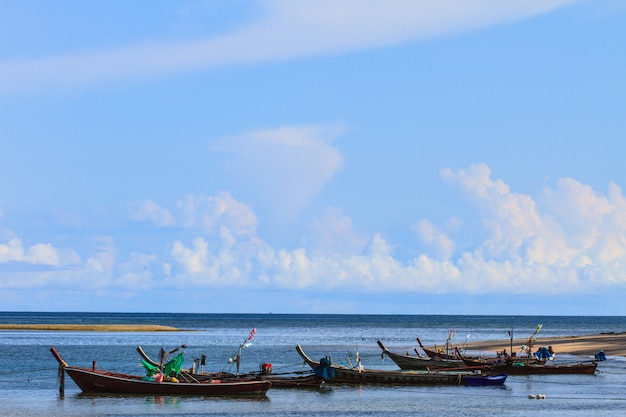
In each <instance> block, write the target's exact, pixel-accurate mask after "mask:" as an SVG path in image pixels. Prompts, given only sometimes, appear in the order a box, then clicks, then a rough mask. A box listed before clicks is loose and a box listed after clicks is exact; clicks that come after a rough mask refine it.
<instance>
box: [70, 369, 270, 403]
mask: <svg viewBox="0 0 626 417" xmlns="http://www.w3.org/2000/svg"><path fill="white" fill-rule="evenodd" d="M65 372H66V373H67V374H68V375H69V376H70V378H72V380H73V381H74V382H75V383H76V385H78V387H79V388H80V389H81V391H83V392H85V393H106V394H145V395H202V396H224V395H234V396H244V395H246V396H247V395H252V396H255V395H265V394H266V393H267V391H268V390H269V389H270V387H271V386H272V383H271V382H269V381H239V382H222V381H219V380H213V381H212V382H210V381H206V382H194V383H187V382H155V381H147V380H143V379H142V378H141V377H139V376H135V375H127V374H117V373H113V372H107V371H101V370H91V369H87V368H77V367H66V368H65Z"/></svg>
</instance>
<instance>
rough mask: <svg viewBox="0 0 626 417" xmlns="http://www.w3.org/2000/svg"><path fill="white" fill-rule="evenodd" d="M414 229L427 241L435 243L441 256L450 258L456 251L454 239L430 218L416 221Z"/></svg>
mask: <svg viewBox="0 0 626 417" xmlns="http://www.w3.org/2000/svg"><path fill="white" fill-rule="evenodd" d="M452 222H454V220H452ZM413 230H414V231H415V232H416V233H417V234H418V235H419V236H420V238H421V239H422V240H423V241H424V242H425V243H427V244H430V245H433V246H434V247H435V250H436V251H437V253H438V254H439V255H440V256H441V257H443V258H449V257H450V256H451V255H452V253H453V252H454V246H455V244H454V241H453V240H452V239H451V238H450V237H448V236H447V235H446V234H445V233H444V232H442V231H440V230H439V229H438V228H437V227H436V226H435V225H434V224H432V223H431V222H429V221H428V220H420V221H419V222H417V223H415V224H414V225H413Z"/></svg>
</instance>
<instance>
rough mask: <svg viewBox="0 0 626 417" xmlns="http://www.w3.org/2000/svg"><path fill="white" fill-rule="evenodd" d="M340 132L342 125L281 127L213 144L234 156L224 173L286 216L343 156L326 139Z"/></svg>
mask: <svg viewBox="0 0 626 417" xmlns="http://www.w3.org/2000/svg"><path fill="white" fill-rule="evenodd" d="M343 132H344V128H343V127H341V126H314V125H305V126H285V127H280V128H275V129H262V130H255V131H251V132H247V133H245V134H243V135H240V136H236V137H230V138H224V139H222V140H220V141H219V144H217V146H218V149H220V150H222V151H226V152H230V153H232V154H233V155H234V159H233V160H232V161H230V162H229V165H228V167H226V170H227V172H228V173H229V174H231V175H232V176H233V177H235V178H239V179H240V180H241V182H242V184H245V186H246V187H247V188H249V190H250V193H251V194H252V195H257V196H259V198H258V200H259V201H260V202H259V204H263V202H266V203H265V204H266V205H268V210H269V208H270V207H271V210H272V211H273V212H274V213H277V214H278V215H279V216H280V217H281V218H283V220H285V218H290V217H292V216H293V215H294V214H295V213H297V212H298V211H299V210H300V209H301V208H302V207H304V205H305V204H306V203H307V202H308V201H309V200H310V199H311V198H312V197H313V196H314V195H315V194H317V193H318V192H319V191H320V190H321V189H322V187H323V186H324V185H325V184H326V182H327V181H329V180H330V179H331V178H332V177H333V176H334V175H335V173H336V172H337V170H338V169H339V168H340V167H341V165H342V163H343V156H342V155H341V153H340V152H339V150H338V149H337V148H335V147H333V146H331V145H330V144H329V142H330V141H331V140H332V139H333V138H334V137H335V136H337V135H339V134H341V133H343Z"/></svg>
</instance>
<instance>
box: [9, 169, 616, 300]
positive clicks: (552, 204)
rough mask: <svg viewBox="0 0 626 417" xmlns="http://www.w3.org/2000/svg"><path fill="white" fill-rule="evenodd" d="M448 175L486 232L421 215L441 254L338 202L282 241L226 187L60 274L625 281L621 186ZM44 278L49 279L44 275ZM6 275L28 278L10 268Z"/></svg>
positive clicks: (499, 284) (40, 256)
mask: <svg viewBox="0 0 626 417" xmlns="http://www.w3.org/2000/svg"><path fill="white" fill-rule="evenodd" d="M442 176H443V178H445V179H446V180H447V181H448V182H450V183H452V184H454V185H457V186H459V187H460V188H461V189H462V190H463V191H464V192H466V193H467V194H468V195H469V196H470V197H471V198H472V199H473V200H474V202H475V204H476V207H477V208H478V209H479V210H478V212H479V213H480V216H481V218H482V220H483V222H482V224H483V225H484V227H485V230H486V238H485V239H484V240H483V241H482V242H479V243H478V244H477V245H475V247H473V248H470V249H463V250H462V251H459V250H458V249H457V246H456V245H455V243H454V238H455V236H457V235H458V234H462V233H463V232H464V230H463V225H464V224H465V223H464V222H463V221H461V219H459V218H453V219H451V220H446V221H444V224H446V225H450V224H453V225H454V226H455V227H454V228H449V229H447V231H448V232H447V233H444V232H442V231H441V228H440V227H439V226H437V225H436V224H434V223H433V222H431V221H428V220H420V221H418V222H416V223H415V224H414V225H413V231H415V232H417V233H419V235H420V236H421V237H422V238H423V240H424V241H426V242H430V243H431V244H432V245H433V248H434V254H429V253H421V254H419V255H417V256H415V257H413V258H411V259H408V260H400V259H399V257H398V256H396V255H395V253H394V249H395V248H396V246H397V244H396V243H394V242H392V241H391V239H390V238H389V237H385V236H384V235H382V234H381V233H373V234H371V235H366V234H364V233H360V232H358V231H355V230H354V225H353V223H352V221H351V219H350V218H349V216H347V215H346V214H344V213H343V211H342V210H339V209H336V208H329V209H327V210H326V211H325V212H324V213H323V214H322V215H321V216H320V217H318V218H317V219H316V220H315V221H314V222H313V225H312V232H311V234H310V236H309V237H308V238H307V239H304V242H305V244H304V245H303V246H302V247H294V248H275V247H272V246H271V245H269V244H267V243H266V242H265V241H263V240H262V239H261V238H260V237H259V236H257V234H256V230H255V226H256V216H254V212H253V211H252V209H251V208H250V207H248V206H247V205H245V204H242V203H240V202H238V201H237V200H236V199H234V198H233V197H232V196H230V195H229V194H227V193H220V194H218V195H217V196H212V197H189V196H188V197H186V198H185V199H182V200H181V201H180V202H179V205H178V206H179V207H178V209H179V212H178V216H179V219H180V220H179V219H176V224H185V225H187V227H189V231H191V232H192V234H195V236H194V237H191V238H188V240H186V239H182V238H181V239H176V240H174V241H173V242H171V244H169V250H168V251H167V254H166V255H165V257H162V256H160V255H153V254H140V253H133V254H131V256H130V258H129V259H128V260H127V261H124V262H119V261H117V262H116V251H117V248H116V247H115V245H113V239H112V238H110V237H101V238H100V239H99V246H98V250H97V251H95V252H96V255H95V256H92V257H90V258H88V259H87V261H85V262H84V265H81V268H80V271H79V270H78V269H76V270H75V271H74V273H73V274H68V273H63V275H62V277H63V281H62V282H63V284H64V285H67V286H68V287H72V288H73V287H80V288H85V287H89V288H95V289H101V290H102V291H112V290H115V289H119V290H121V291H124V292H125V294H127V295H128V294H130V293H131V292H132V291H141V290H142V289H144V288H145V287H146V286H151V287H152V288H159V289H162V290H167V289H177V290H189V289H190V288H192V289H197V290H209V289H216V288H242V289H243V288H245V289H247V290H250V291H266V290H276V291H282V290H289V291H308V290H315V291H350V292H351V293H354V294H358V293H384V292H398V291H399V292H402V293H416V294H417V293H427V294H444V293H459V292H461V293H508V294H534V293H537V291H540V292H541V293H542V294H562V293H577V292H578V293H588V292H593V291H597V290H605V289H606V288H615V289H623V288H624V287H625V286H626V278H625V277H624V274H623V271H624V266H625V264H626V199H625V198H624V196H623V194H622V192H621V189H620V187H619V186H617V185H615V184H610V185H609V187H608V192H607V193H606V194H604V193H601V192H598V191H595V190H593V189H592V188H591V187H589V186H588V185H585V184H582V183H580V182H578V181H576V180H575V179H572V178H562V179H560V180H558V181H557V182H556V184H555V185H554V186H553V187H546V188H545V189H544V190H542V191H541V192H540V193H538V195H537V196H535V197H533V196H530V195H525V194H521V193H516V192H515V191H514V190H511V188H510V187H509V186H508V185H507V184H506V183H505V182H504V181H502V180H498V179H494V178H492V172H491V170H490V169H489V167H488V166H486V165H484V164H478V165H472V166H470V167H468V168H467V169H459V170H451V169H445V170H443V171H442ZM181 208H185V210H181ZM168 211H169V210H168ZM172 212H175V213H176V210H173V211H172ZM148 217H149V216H148ZM183 219H184V220H183ZM155 225H156V224H155ZM186 236H189V234H187V235H186ZM60 253H61V252H60V251H57V250H55V249H54V247H53V246H52V245H47V244H37V245H32V246H30V247H28V248H25V247H24V246H23V244H22V242H21V241H20V240H19V239H17V238H13V239H11V240H9V242H8V243H6V244H0V262H5V263H6V262H9V261H20V262H31V263H36V262H38V263H40V264H41V265H61V264H63V262H64V261H63V259H64V257H63V256H62V255H60ZM156 270H158V271H159V276H156V275H155V271H156ZM79 272H80V273H79ZM5 276H6V279H4V277H5ZM85 276H87V277H90V279H91V280H88V279H86V278H85ZM44 278H45V279H48V280H50V279H51V278H50V275H48V276H46V277H44V276H43V275H42V276H38V277H37V279H42V280H43V279H44ZM47 282H50V281H47ZM1 285H2V286H3V288H22V287H24V286H25V285H26V286H28V285H30V284H27V283H26V281H25V280H16V279H15V277H12V276H9V275H7V274H4V275H3V281H2V283H1Z"/></svg>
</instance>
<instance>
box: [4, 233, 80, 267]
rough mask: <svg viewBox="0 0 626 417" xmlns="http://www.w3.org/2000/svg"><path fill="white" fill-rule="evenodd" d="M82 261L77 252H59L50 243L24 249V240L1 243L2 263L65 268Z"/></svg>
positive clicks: (14, 238)
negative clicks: (64, 266)
mask: <svg viewBox="0 0 626 417" xmlns="http://www.w3.org/2000/svg"><path fill="white" fill-rule="evenodd" d="M79 261H80V258H79V257H78V255H77V254H76V252H74V251H72V250H59V249H57V248H55V247H54V246H52V245H51V244H50V243H36V244H34V245H31V246H29V247H26V248H25V247H24V244H23V243H22V240H21V239H20V238H18V237H12V238H11V239H10V240H9V241H8V242H7V243H0V263H3V262H24V263H28V264H33V265H47V266H53V267H57V266H63V265H69V264H75V263H77V262H79Z"/></svg>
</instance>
